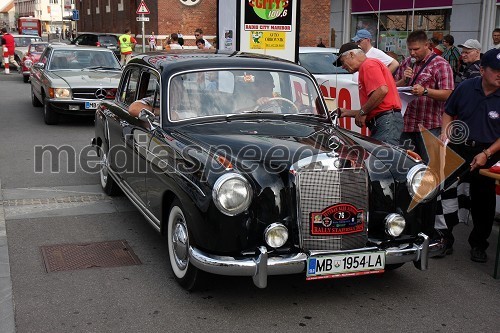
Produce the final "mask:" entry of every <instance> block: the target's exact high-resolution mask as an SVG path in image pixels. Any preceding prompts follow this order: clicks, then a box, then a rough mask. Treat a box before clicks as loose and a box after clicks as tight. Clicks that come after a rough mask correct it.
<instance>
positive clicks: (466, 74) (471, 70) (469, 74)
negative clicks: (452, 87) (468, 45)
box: [455, 60, 481, 84]
mask: <svg viewBox="0 0 500 333" xmlns="http://www.w3.org/2000/svg"><path fill="white" fill-rule="evenodd" d="M480 67H481V60H478V61H475V62H473V63H472V64H469V65H467V67H466V68H465V70H464V71H463V72H462V73H460V74H459V75H457V77H456V78H455V84H458V83H460V82H462V81H465V80H467V79H470V78H473V77H477V76H481V72H480V71H479V69H480Z"/></svg>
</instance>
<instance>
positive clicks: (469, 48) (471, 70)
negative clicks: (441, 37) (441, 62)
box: [455, 39, 481, 84]
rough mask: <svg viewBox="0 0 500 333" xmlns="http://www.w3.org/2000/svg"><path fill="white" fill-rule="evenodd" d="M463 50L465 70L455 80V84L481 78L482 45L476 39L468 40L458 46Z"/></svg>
mask: <svg viewBox="0 0 500 333" xmlns="http://www.w3.org/2000/svg"><path fill="white" fill-rule="evenodd" d="M458 47H460V48H462V61H463V62H464V63H465V69H464V71H463V72H461V73H459V75H457V77H456V78H455V84H458V83H460V82H462V81H464V80H467V79H470V78H472V77H477V76H481V72H480V68H481V44H480V43H479V41H477V40H476V39H467V40H466V41H465V43H463V44H460V45H458Z"/></svg>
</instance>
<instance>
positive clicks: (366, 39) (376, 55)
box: [351, 29, 399, 73]
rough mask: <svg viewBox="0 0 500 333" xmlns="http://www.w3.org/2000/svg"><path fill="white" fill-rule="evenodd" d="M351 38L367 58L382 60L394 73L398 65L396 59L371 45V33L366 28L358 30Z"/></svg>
mask: <svg viewBox="0 0 500 333" xmlns="http://www.w3.org/2000/svg"><path fill="white" fill-rule="evenodd" d="M351 40H352V41H353V42H354V43H356V44H358V45H359V47H360V48H361V49H362V50H363V51H364V52H365V54H366V57H367V58H373V59H378V60H380V61H382V63H383V64H384V65H386V66H387V67H388V68H389V70H390V71H391V73H394V72H395V71H396V69H397V68H398V67H399V62H398V61H397V60H396V59H394V58H393V57H391V56H389V55H387V54H386V53H385V52H383V51H381V50H379V49H377V48H376V47H373V46H372V34H371V33H370V32H369V31H368V30H366V29H360V30H358V31H357V32H356V35H355V36H354V37H352V38H351Z"/></svg>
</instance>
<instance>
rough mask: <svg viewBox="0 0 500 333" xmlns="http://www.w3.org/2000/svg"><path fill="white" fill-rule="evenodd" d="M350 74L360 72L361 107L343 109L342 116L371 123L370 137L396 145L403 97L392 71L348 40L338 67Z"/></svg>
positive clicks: (343, 47)
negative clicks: (401, 98) (358, 108)
mask: <svg viewBox="0 0 500 333" xmlns="http://www.w3.org/2000/svg"><path fill="white" fill-rule="evenodd" d="M339 62H341V63H342V68H344V69H346V70H347V71H348V72H349V73H355V72H358V71H359V80H358V84H359V99H360V102H361V103H360V104H361V109H360V110H348V109H344V108H341V109H340V117H355V118H356V125H358V126H359V127H362V126H364V125H366V126H368V128H369V129H370V133H371V137H372V138H375V139H377V140H380V141H384V142H386V143H389V144H392V145H397V144H399V138H400V136H401V132H402V131H403V117H402V115H401V100H400V98H399V94H398V90H397V88H396V83H395V82H394V79H393V78H392V73H391V72H390V70H389V69H388V68H387V66H385V65H384V64H383V63H382V62H381V61H380V60H378V59H374V58H367V57H366V55H365V53H364V52H363V50H361V49H360V48H359V46H358V45H357V44H356V43H346V44H344V45H342V47H341V48H340V51H339V58H338V59H337V61H336V64H335V65H336V66H339V65H340V63H339Z"/></svg>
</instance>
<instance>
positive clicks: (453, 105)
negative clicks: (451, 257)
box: [441, 49, 500, 262]
mask: <svg viewBox="0 0 500 333" xmlns="http://www.w3.org/2000/svg"><path fill="white" fill-rule="evenodd" d="M480 64H481V67H480V73H481V76H479V77H475V78H471V79H468V80H465V81H464V82H462V83H461V84H460V85H459V86H458V87H457V88H456V90H455V91H454V92H453V93H452V94H451V96H450V97H449V99H448V101H447V102H446V106H445V113H444V114H443V127H442V128H443V130H442V134H441V140H443V141H446V140H448V139H449V138H448V135H447V133H452V132H453V131H450V130H449V129H448V126H450V124H451V126H452V128H453V123H452V122H453V120H454V119H455V118H456V119H458V120H459V121H461V122H463V123H465V125H467V128H468V137H467V138H465V140H464V141H462V142H459V143H455V142H451V143H450V144H449V146H450V148H452V149H453V150H454V151H455V152H457V153H458V154H459V155H460V156H461V157H462V158H464V159H465V161H466V163H465V164H464V165H463V167H462V168H459V170H458V171H456V172H455V175H457V174H458V175H461V174H463V172H464V168H465V169H466V170H465V171H467V169H469V171H470V172H469V173H467V174H466V175H465V176H462V177H461V180H460V181H461V182H469V183H470V200H471V215H472V221H473V224H474V226H473V229H472V231H471V233H470V235H469V239H468V242H469V245H470V246H471V251H470V255H471V257H470V258H471V260H472V261H476V262H486V261H487V259H488V257H487V255H486V249H487V248H488V245H489V243H488V237H489V236H490V234H491V229H492V226H493V219H494V217H495V205H496V202H495V201H496V195H495V181H494V179H492V178H489V177H485V176H482V175H480V174H479V172H478V170H479V169H480V168H489V167H491V166H492V165H493V164H495V163H496V162H497V161H498V160H499V159H500V49H492V50H489V51H488V52H486V53H485V54H484V55H483V57H482V59H481V62H480ZM449 229H450V228H449ZM450 232H452V228H451V230H450Z"/></svg>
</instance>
